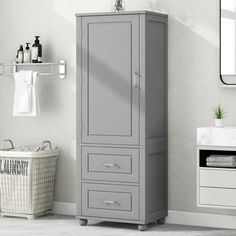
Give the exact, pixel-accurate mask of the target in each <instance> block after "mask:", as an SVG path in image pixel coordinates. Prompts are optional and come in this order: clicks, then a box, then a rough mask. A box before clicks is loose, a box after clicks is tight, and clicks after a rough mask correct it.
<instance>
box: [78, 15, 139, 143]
mask: <svg viewBox="0 0 236 236" xmlns="http://www.w3.org/2000/svg"><path fill="white" fill-rule="evenodd" d="M82 30H83V37H82V81H83V83H82V123H83V129H82V142H83V143H104V144H114V143H116V144H139V89H138V88H137V87H133V75H134V74H135V72H136V73H139V18H138V16H116V17H114V16H113V17H103V16H99V17H85V18H83V20H82Z"/></svg>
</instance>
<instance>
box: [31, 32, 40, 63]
mask: <svg viewBox="0 0 236 236" xmlns="http://www.w3.org/2000/svg"><path fill="white" fill-rule="evenodd" d="M39 37H40V36H35V41H34V44H33V46H32V62H33V63H42V45H41V44H40V42H39Z"/></svg>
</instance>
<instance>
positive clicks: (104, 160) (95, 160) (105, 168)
mask: <svg viewBox="0 0 236 236" xmlns="http://www.w3.org/2000/svg"><path fill="white" fill-rule="evenodd" d="M82 178H83V179H89V180H104V181H122V182H138V181H139V150H138V149H121V148H100V147H83V148H82Z"/></svg>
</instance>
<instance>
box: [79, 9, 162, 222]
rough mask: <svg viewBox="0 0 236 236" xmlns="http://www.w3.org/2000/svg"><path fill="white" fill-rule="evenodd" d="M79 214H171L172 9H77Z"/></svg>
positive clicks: (126, 217) (138, 218) (144, 218)
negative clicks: (169, 12)
mask: <svg viewBox="0 0 236 236" xmlns="http://www.w3.org/2000/svg"><path fill="white" fill-rule="evenodd" d="M77 179H78V181H77V203H78V204H77V215H78V217H79V218H80V219H93V218H94V219H99V218H100V219H102V220H107V221H109V220H110V221H117V222H121V221H122V222H124V221H126V222H132V223H137V224H146V223H149V222H152V221H156V220H157V219H161V218H164V217H165V216H166V215H167V16H166V15H163V14H158V13H152V12H146V11H140V12H125V13H124V12H123V13H122V14H119V13H118V14H117V13H95V14H92V13H90V14H81V15H80V14H78V15H77Z"/></svg>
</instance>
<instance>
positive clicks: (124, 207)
mask: <svg viewBox="0 0 236 236" xmlns="http://www.w3.org/2000/svg"><path fill="white" fill-rule="evenodd" d="M82 214H83V215H84V216H96V217H109V218H121V219H133V220H138V218H139V191H138V187H135V186H120V185H103V184H83V185H82Z"/></svg>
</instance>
